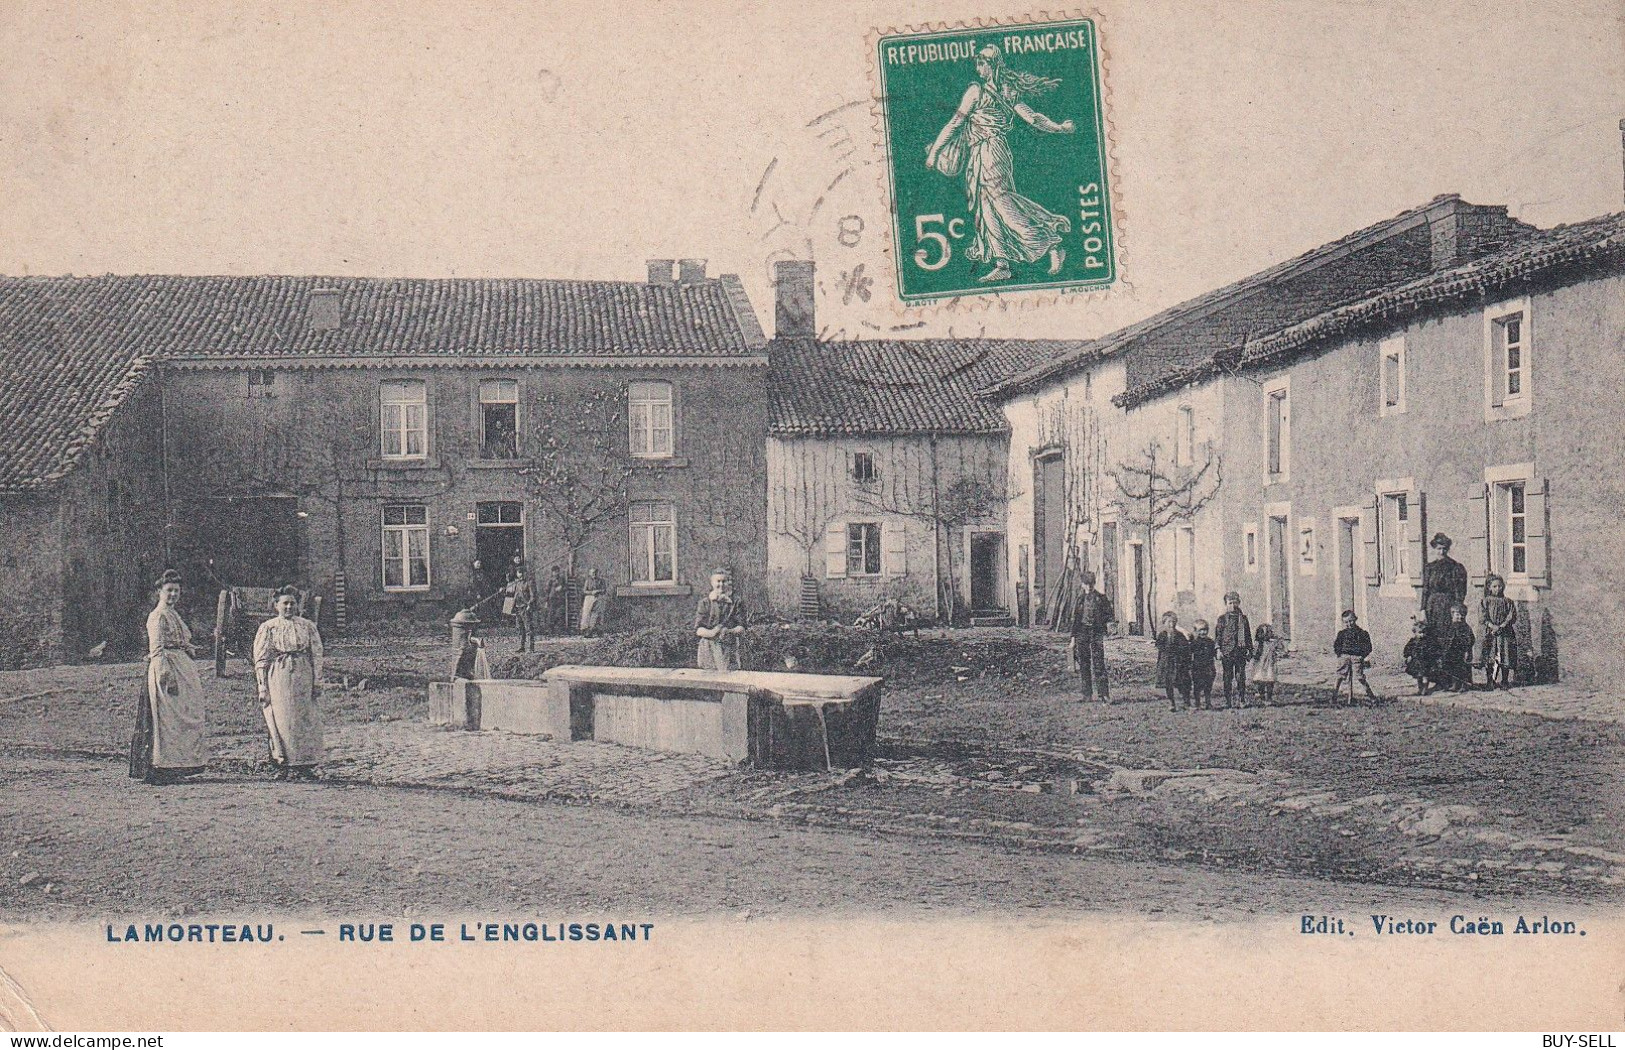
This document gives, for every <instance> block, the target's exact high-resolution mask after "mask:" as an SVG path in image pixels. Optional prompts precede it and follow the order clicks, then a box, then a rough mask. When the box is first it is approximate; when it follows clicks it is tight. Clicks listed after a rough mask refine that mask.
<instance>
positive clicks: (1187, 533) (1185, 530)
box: [1174, 525, 1196, 591]
mask: <svg viewBox="0 0 1625 1050" xmlns="http://www.w3.org/2000/svg"><path fill="white" fill-rule="evenodd" d="M1177 557H1178V558H1179V559H1180V562H1179V566H1180V567H1182V568H1183V569H1184V570H1185V571H1184V574H1183V575H1181V574H1180V572H1179V569H1178V568H1176V569H1175V570H1174V585H1175V586H1176V587H1178V588H1180V589H1181V590H1186V591H1194V590H1196V527H1195V526H1194V525H1181V526H1180V527H1179V549H1178V551H1177Z"/></svg>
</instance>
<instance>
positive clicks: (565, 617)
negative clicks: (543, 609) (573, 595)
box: [547, 565, 570, 635]
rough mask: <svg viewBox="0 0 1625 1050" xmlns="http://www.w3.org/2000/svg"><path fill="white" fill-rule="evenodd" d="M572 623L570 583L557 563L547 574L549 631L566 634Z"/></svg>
mask: <svg viewBox="0 0 1625 1050" xmlns="http://www.w3.org/2000/svg"><path fill="white" fill-rule="evenodd" d="M569 623H570V585H569V583H568V582H566V581H565V579H564V573H562V572H560V571H559V567H558V566H557V565H555V566H553V569H552V571H551V572H549V573H548V576H547V633H548V634H552V635H560V634H564V633H566V632H567V631H568V630H569Z"/></svg>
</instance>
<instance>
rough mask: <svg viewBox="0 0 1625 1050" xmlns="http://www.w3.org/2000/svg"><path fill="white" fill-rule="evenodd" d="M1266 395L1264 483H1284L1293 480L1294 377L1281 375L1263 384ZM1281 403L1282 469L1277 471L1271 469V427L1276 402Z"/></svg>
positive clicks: (1280, 458) (1280, 441) (1280, 456)
mask: <svg viewBox="0 0 1625 1050" xmlns="http://www.w3.org/2000/svg"><path fill="white" fill-rule="evenodd" d="M1263 395H1264V484H1266V485H1282V484H1285V483H1287V482H1289V481H1291V480H1292V377H1291V376H1290V375H1284V376H1279V377H1277V378H1275V379H1273V380H1271V381H1269V382H1267V383H1265V384H1264V386H1263ZM1277 401H1279V402H1280V404H1281V409H1282V412H1281V426H1280V429H1279V432H1278V433H1279V444H1280V455H1279V457H1278V459H1279V460H1280V466H1281V469H1280V470H1279V471H1276V472H1271V470H1270V429H1271V426H1270V424H1271V422H1272V421H1273V418H1274V416H1273V413H1274V411H1275V402H1277Z"/></svg>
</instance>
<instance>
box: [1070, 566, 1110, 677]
mask: <svg viewBox="0 0 1625 1050" xmlns="http://www.w3.org/2000/svg"><path fill="white" fill-rule="evenodd" d="M1078 581H1079V583H1081V584H1082V586H1083V589H1082V590H1081V591H1079V592H1078V596H1077V599H1076V603H1075V604H1074V605H1073V607H1072V652H1073V655H1074V657H1075V658H1076V659H1077V661H1078V675H1079V677H1080V678H1081V679H1082V696H1081V697H1080V698H1079V699H1080V700H1082V701H1083V702H1085V703H1087V702H1088V701H1089V699H1090V697H1091V696H1098V697H1099V698H1100V702H1101V703H1103V704H1109V703H1111V702H1112V692H1111V683H1110V682H1109V681H1108V680H1107V678H1106V631H1107V629H1108V628H1109V627H1110V625H1111V622H1112V621H1113V620H1114V619H1116V616H1114V615H1113V613H1112V603H1111V599H1110V598H1107V597H1106V596H1105V595H1104V594H1101V593H1100V592H1099V591H1097V590H1095V574H1094V573H1093V572H1090V571H1088V570H1085V571H1084V572H1083V573H1082V574H1081V575H1080V576H1079V577H1078Z"/></svg>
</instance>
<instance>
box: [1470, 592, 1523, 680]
mask: <svg viewBox="0 0 1625 1050" xmlns="http://www.w3.org/2000/svg"><path fill="white" fill-rule="evenodd" d="M1506 594H1507V583H1506V581H1505V580H1503V579H1502V578H1501V577H1499V576H1497V575H1495V574H1494V573H1491V574H1490V575H1489V577H1488V578H1487V579H1485V581H1484V600H1483V601H1482V602H1480V603H1479V606H1478V610H1479V615H1480V616H1481V617H1482V618H1483V623H1484V651H1483V653H1482V654H1481V656H1480V659H1481V660H1482V661H1483V663H1484V667H1485V668H1486V674H1485V676H1484V677H1485V682H1486V684H1487V685H1489V687H1490V688H1492V689H1493V688H1495V687H1497V686H1508V685H1511V684H1512V674H1513V672H1514V671H1516V670H1517V669H1518V633H1517V629H1516V627H1515V626H1514V623H1515V621H1516V620H1517V617H1518V607H1517V606H1516V605H1514V604H1512V599H1510V598H1508V597H1507V596H1506Z"/></svg>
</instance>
